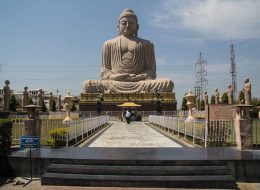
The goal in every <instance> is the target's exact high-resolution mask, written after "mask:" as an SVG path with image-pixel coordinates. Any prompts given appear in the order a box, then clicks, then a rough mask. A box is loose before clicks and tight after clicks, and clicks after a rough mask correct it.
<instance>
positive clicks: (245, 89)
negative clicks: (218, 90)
mask: <svg viewBox="0 0 260 190" xmlns="http://www.w3.org/2000/svg"><path fill="white" fill-rule="evenodd" d="M243 92H244V97H245V104H246V105H250V104H251V84H250V82H249V78H246V79H245V81H244V87H243Z"/></svg>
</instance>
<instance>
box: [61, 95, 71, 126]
mask: <svg viewBox="0 0 260 190" xmlns="http://www.w3.org/2000/svg"><path fill="white" fill-rule="evenodd" d="M72 98H73V96H71V95H70V92H68V95H67V96H65V97H64V101H65V104H64V106H65V109H66V110H67V116H66V117H65V119H64V120H63V123H64V124H68V123H69V122H70V121H72V119H71V117H70V108H71V107H72Z"/></svg>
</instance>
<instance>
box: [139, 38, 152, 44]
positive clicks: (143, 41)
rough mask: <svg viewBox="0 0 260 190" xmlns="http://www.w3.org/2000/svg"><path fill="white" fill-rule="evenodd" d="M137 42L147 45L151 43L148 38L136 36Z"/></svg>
mask: <svg viewBox="0 0 260 190" xmlns="http://www.w3.org/2000/svg"><path fill="white" fill-rule="evenodd" d="M137 40H138V41H139V42H141V43H142V44H147V45H153V43H152V42H151V41H150V40H146V39H142V38H137Z"/></svg>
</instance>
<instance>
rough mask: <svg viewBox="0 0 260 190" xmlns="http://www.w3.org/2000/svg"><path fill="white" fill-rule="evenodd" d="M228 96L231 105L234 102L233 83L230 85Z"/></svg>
mask: <svg viewBox="0 0 260 190" xmlns="http://www.w3.org/2000/svg"><path fill="white" fill-rule="evenodd" d="M227 96H228V104H229V105H231V104H233V88H232V85H231V84H229V85H228V90H227Z"/></svg>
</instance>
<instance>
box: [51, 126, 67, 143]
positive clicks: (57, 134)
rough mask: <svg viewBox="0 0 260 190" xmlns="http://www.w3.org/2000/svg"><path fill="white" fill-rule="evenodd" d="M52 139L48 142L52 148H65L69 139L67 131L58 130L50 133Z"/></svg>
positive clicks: (63, 129)
mask: <svg viewBox="0 0 260 190" xmlns="http://www.w3.org/2000/svg"><path fill="white" fill-rule="evenodd" d="M48 133H49V135H50V139H49V140H47V144H48V145H50V146H55V147H57V146H65V145H66V138H67V129H65V128H57V129H52V130H49V131H48Z"/></svg>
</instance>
